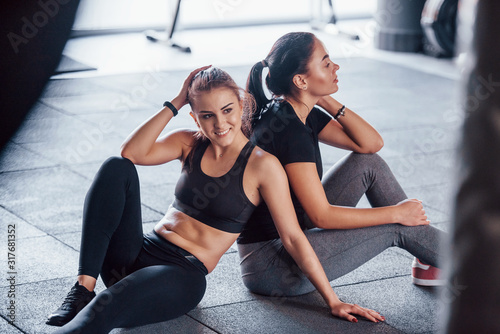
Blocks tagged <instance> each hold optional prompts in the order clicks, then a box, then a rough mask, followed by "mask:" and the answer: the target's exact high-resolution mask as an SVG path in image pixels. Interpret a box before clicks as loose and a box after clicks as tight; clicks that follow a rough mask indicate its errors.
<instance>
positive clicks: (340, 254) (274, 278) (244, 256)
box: [238, 153, 444, 296]
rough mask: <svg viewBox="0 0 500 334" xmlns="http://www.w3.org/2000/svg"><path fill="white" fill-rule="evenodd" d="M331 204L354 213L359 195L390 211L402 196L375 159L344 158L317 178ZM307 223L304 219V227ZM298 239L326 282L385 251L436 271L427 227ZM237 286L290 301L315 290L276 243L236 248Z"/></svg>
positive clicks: (435, 241)
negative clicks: (305, 241)
mask: <svg viewBox="0 0 500 334" xmlns="http://www.w3.org/2000/svg"><path fill="white" fill-rule="evenodd" d="M322 183H323V187H324V189H325V192H326V196H327V198H328V201H329V202H330V203H331V204H335V205H341V206H351V207H354V206H356V204H357V203H358V202H359V200H360V198H361V197H362V196H363V194H366V196H367V198H368V201H369V202H370V204H371V205H372V206H373V207H381V206H388V205H394V204H396V203H398V202H400V201H402V200H404V199H406V198H407V197H406V194H405V193H404V191H403V189H401V186H400V185H399V183H398V182H397V181H396V179H395V177H394V175H393V174H392V172H391V170H390V169H389V167H388V166H387V164H386V163H385V161H384V160H383V159H382V158H381V157H380V156H379V155H377V154H357V153H350V154H348V155H347V156H346V157H344V158H343V159H341V160H340V161H339V162H338V163H337V164H335V165H334V166H333V167H332V168H331V169H330V170H329V171H328V172H327V173H326V175H325V176H324V177H323V180H322ZM307 220H308V219H307V218H306V221H307ZM308 225H309V227H311V228H309V229H307V230H305V231H304V233H305V235H306V237H307V239H308V240H309V242H310V243H311V245H312V247H313V248H314V250H315V252H316V254H317V256H318V258H319V260H320V262H321V264H322V265H323V268H324V269H325V272H326V275H327V277H328V280H330V281H332V280H334V279H336V278H338V277H341V276H343V275H345V274H347V273H349V272H351V271H353V270H354V269H356V268H357V267H359V266H360V265H362V264H364V263H365V262H367V261H369V260H370V259H372V258H373V257H375V256H376V255H378V254H380V253H381V252H382V251H384V250H385V249H387V248H389V247H393V246H397V247H400V248H403V249H405V250H407V251H408V252H410V253H411V254H412V255H414V256H415V257H417V258H418V259H420V260H422V262H424V263H428V264H431V265H433V266H438V263H440V261H441V259H440V257H439V254H438V251H439V243H440V240H441V238H442V237H443V236H444V232H442V231H440V230H438V229H436V228H434V227H432V226H429V225H427V226H417V227H407V226H403V225H400V224H385V225H380V226H373V227H365V228H357V229H350V230H327V229H319V228H313V226H312V224H310V222H309V223H308ZM238 250H239V254H240V259H241V262H240V264H241V272H242V277H243V283H244V284H245V286H246V287H247V288H248V289H249V290H250V291H252V292H254V293H258V294H262V295H268V296H296V295H301V294H304V293H308V292H311V291H313V290H314V289H315V288H314V286H313V285H312V284H311V283H310V282H309V280H308V279H307V277H305V275H304V274H303V273H302V272H301V270H300V269H299V268H298V266H297V264H296V263H295V261H294V260H293V259H292V257H291V256H290V255H289V254H288V252H287V251H286V250H285V249H284V247H283V244H282V243H281V240H280V239H275V240H270V241H263V242H256V243H251V244H238Z"/></svg>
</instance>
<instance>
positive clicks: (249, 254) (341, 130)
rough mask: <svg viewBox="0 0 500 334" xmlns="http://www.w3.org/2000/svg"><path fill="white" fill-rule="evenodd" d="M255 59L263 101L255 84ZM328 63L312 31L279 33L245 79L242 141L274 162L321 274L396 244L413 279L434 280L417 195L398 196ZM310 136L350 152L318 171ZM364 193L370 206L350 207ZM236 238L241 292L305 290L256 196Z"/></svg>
mask: <svg viewBox="0 0 500 334" xmlns="http://www.w3.org/2000/svg"><path fill="white" fill-rule="evenodd" d="M264 68H268V70H269V72H268V74H267V75H266V77H265V83H266V86H267V88H268V89H269V91H270V92H271V93H272V94H273V98H272V99H271V100H269V99H267V97H266V95H265V93H264V91H263V84H262V73H263V69H264ZM338 70H339V66H338V65H337V64H335V63H333V62H332V61H331V60H330V57H329V55H328V52H327V50H326V49H325V46H324V45H323V43H322V42H321V41H319V40H318V39H317V38H316V37H315V36H314V35H313V34H311V33H300V32H299V33H289V34H286V35H284V36H282V37H281V38H280V39H279V40H278V41H277V42H276V43H275V44H274V46H273V48H272V49H271V51H270V53H269V54H268V56H267V57H266V58H265V59H264V60H263V61H261V62H259V63H257V64H255V65H254V66H253V68H252V70H251V72H250V75H249V78H248V83H247V90H248V92H249V93H251V94H252V95H253V96H254V97H255V100H256V102H257V112H256V114H255V115H254V119H253V128H254V133H253V136H252V140H253V141H254V142H255V143H256V144H257V145H258V146H259V147H262V148H263V149H265V150H266V151H268V152H270V153H272V154H274V155H275V156H276V157H277V158H278V159H279V161H280V162H281V164H282V165H283V166H284V168H285V171H286V173H287V176H288V180H289V183H290V187H291V194H292V200H293V203H294V207H295V211H296V213H297V216H298V218H299V222H300V224H301V227H302V229H304V230H305V234H306V236H307V238H308V239H309V241H310V243H311V245H312V246H313V248H314V249H315V251H316V254H317V255H318V257H319V259H320V261H321V263H322V265H323V267H324V268H325V272H326V274H327V276H328V279H329V280H333V279H335V278H338V277H340V276H342V275H344V274H346V273H348V272H350V271H352V270H354V269H355V268H357V267H358V266H360V265H362V264H363V263H365V262H367V261H368V260H370V259H372V258H373V257H375V256H376V255H377V254H379V253H381V252H382V251H383V250H385V249H387V248H388V247H392V246H398V247H401V248H403V249H406V250H407V251H409V252H410V253H411V254H413V255H414V256H415V259H414V262H413V265H412V267H413V270H412V271H413V272H412V276H413V283H415V284H419V285H439V284H442V281H441V280H439V277H438V276H439V270H438V269H437V268H436V267H435V266H437V265H438V264H439V263H440V256H439V254H438V249H439V241H440V238H441V237H442V236H443V232H442V231H440V230H438V229H436V228H434V227H431V226H430V225H429V220H428V219H427V216H426V214H425V211H424V209H423V206H422V203H421V201H419V200H417V199H407V196H406V194H405V193H404V191H403V190H402V189H401V187H400V185H399V184H398V182H397V181H396V179H395V177H394V175H393V174H392V172H391V171H390V169H389V167H388V166H387V164H386V163H385V161H384V160H383V159H382V158H380V156H378V155H377V154H375V153H376V152H377V151H379V150H380V149H381V148H382V146H383V140H382V137H381V136H380V134H379V133H378V132H377V131H376V130H375V129H374V128H373V127H372V126H371V125H370V124H368V123H367V122H366V121H365V120H364V119H362V118H361V117H360V116H359V115H357V114H356V113H354V112H353V111H352V110H350V109H349V108H347V107H345V106H344V105H342V103H340V102H339V101H337V100H335V99H334V98H333V97H331V96H330V94H333V93H335V92H337V90H338V86H337V83H338V78H337V71H338ZM315 106H319V107H321V108H322V109H324V110H325V111H326V112H324V111H322V110H320V109H319V108H317V107H315ZM319 142H323V143H325V144H327V145H331V146H334V147H338V148H342V149H346V150H349V151H352V153H350V154H348V155H347V156H346V157H345V158H343V159H342V160H340V161H339V162H338V163H337V164H336V165H334V166H333V167H332V168H331V169H330V170H329V171H328V172H327V173H326V175H325V176H324V177H323V170H322V161H321V154H320V151H319V145H318V143H319ZM364 194H366V196H367V198H368V200H369V201H370V203H371V205H372V207H373V208H355V206H356V205H357V203H358V201H359V199H360V198H361V197H362V196H363V195H364ZM238 247H239V252H240V256H241V267H242V276H243V281H244V283H245V285H246V286H247V287H248V288H249V289H250V290H251V291H253V292H256V293H260V294H265V295H269V294H272V295H276V294H281V295H299V294H303V293H307V292H310V291H312V290H313V287H312V286H311V285H310V284H309V283H308V282H307V279H306V277H305V276H304V275H303V274H301V273H300V271H299V270H298V268H297V265H296V264H295V263H294V261H293V260H292V259H291V258H290V256H289V255H288V253H287V252H286V251H284V250H283V246H282V244H281V241H280V239H279V234H278V233H277V231H276V229H275V228H274V227H273V223H272V218H271V215H270V214H269V210H268V208H267V207H266V206H265V204H261V205H259V207H258V208H257V209H256V210H255V211H254V213H253V215H252V216H251V217H250V220H249V222H248V224H247V225H246V227H245V229H244V230H243V232H242V234H241V235H240V237H239V238H238ZM419 259H420V260H422V262H421V261H420V260H419ZM426 263H427V264H426Z"/></svg>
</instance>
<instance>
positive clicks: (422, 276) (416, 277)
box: [411, 258, 445, 286]
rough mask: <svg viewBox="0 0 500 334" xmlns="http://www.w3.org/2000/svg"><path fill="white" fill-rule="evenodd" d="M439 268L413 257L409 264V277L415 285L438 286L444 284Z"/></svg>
mask: <svg viewBox="0 0 500 334" xmlns="http://www.w3.org/2000/svg"><path fill="white" fill-rule="evenodd" d="M440 276H441V270H440V269H439V268H436V267H433V266H431V265H428V264H425V263H422V262H421V261H420V260H419V259H417V258H414V259H413V263H412V265H411V278H412V282H413V284H415V285H422V286H439V285H444V284H445V280H444V279H441V277H440Z"/></svg>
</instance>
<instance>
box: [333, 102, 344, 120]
mask: <svg viewBox="0 0 500 334" xmlns="http://www.w3.org/2000/svg"><path fill="white" fill-rule="evenodd" d="M344 115H345V105H343V106H342V108H340V109H339V111H338V112H337V115H335V116H333V118H334V119H337V118H339V117H340V116H344Z"/></svg>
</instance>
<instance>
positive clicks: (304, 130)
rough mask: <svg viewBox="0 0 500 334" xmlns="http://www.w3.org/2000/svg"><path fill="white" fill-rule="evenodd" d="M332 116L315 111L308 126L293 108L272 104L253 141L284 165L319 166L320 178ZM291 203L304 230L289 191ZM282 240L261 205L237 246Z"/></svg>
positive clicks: (297, 204)
mask: <svg viewBox="0 0 500 334" xmlns="http://www.w3.org/2000/svg"><path fill="white" fill-rule="evenodd" d="M331 119H332V118H331V116H330V115H328V114H326V113H325V112H323V111H321V110H319V109H318V108H313V109H312V110H311V112H310V113H309V116H308V117H307V119H306V124H304V123H302V122H301V120H300V119H299V118H298V117H297V115H296V114H295V111H294V110H293V108H292V106H291V105H290V104H289V103H287V102H286V101H283V100H275V101H273V102H271V104H270V105H269V108H268V109H267V110H266V111H265V112H264V113H263V114H262V116H261V118H260V119H259V120H258V121H257V124H256V126H255V128H254V133H253V135H252V138H251V140H252V141H253V142H254V143H255V144H256V145H257V146H259V147H261V148H262V149H264V150H266V151H267V152H269V153H271V154H273V155H274V156H276V157H277V158H278V160H279V161H280V162H281V164H282V165H283V166H285V165H287V164H290V163H294V162H313V163H316V169H317V171H318V175H319V178H320V179H321V177H322V176H323V165H322V162H321V153H320V151H319V141H318V134H319V133H320V132H321V130H323V128H324V127H325V126H326V125H327V124H328V122H329V121H330V120H331ZM290 192H291V194H292V201H293V205H294V207H295V212H296V213H297V218H298V219H299V223H300V224H301V227H302V228H304V226H303V217H304V209H303V208H302V205H301V204H300V202H299V201H298V199H297V197H296V196H295V194H294V193H293V190H292V189H291V188H290ZM277 238H279V234H278V231H277V230H276V227H275V226H274V222H273V219H272V217H271V213H270V212H269V209H268V208H267V205H266V204H265V203H264V202H263V201H262V203H261V204H260V205H259V206H258V207H257V208H256V209H255V211H254V212H253V214H252V215H251V216H250V219H249V221H248V223H247V224H246V225H245V227H244V228H243V231H242V233H241V235H240V236H239V238H238V243H241V244H246V243H252V242H259V241H266V240H272V239H277Z"/></svg>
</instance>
